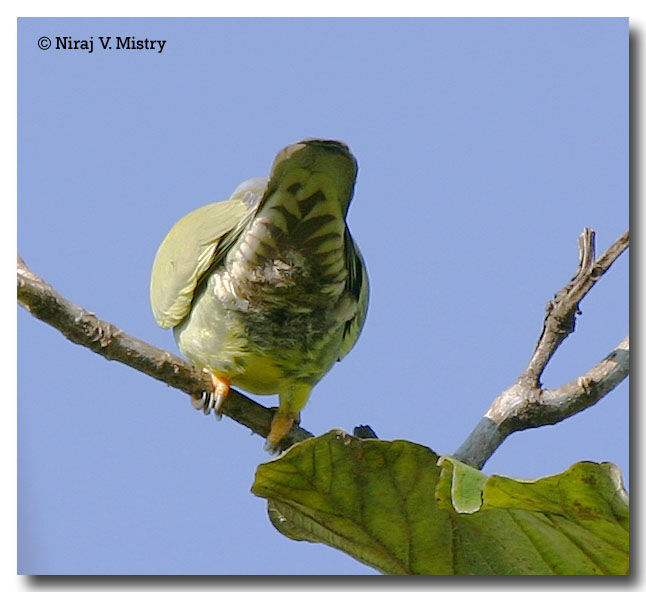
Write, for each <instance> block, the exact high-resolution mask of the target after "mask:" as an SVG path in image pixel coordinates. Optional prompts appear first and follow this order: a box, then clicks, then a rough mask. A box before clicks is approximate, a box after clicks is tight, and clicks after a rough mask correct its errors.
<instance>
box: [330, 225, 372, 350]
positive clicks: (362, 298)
mask: <svg viewBox="0 0 646 592" xmlns="http://www.w3.org/2000/svg"><path fill="white" fill-rule="evenodd" d="M345 257H346V267H347V270H348V279H347V280H346V291H347V292H348V293H349V294H350V295H351V296H352V297H354V298H356V299H357V312H356V314H355V315H354V316H353V317H352V318H351V319H350V320H348V321H346V323H345V326H344V328H343V341H342V342H341V349H340V350H339V357H338V359H339V360H341V359H342V358H344V357H345V355H346V354H347V353H348V352H349V351H350V350H351V349H352V348H353V346H354V344H355V343H356V341H357V339H359V334H360V333H361V329H362V328H363V324H364V322H365V320H366V313H367V311H368V297H369V293H370V286H369V282H368V273H367V271H366V265H365V263H364V261H363V257H362V256H361V252H360V251H359V248H358V247H357V245H356V243H355V242H354V240H352V236H351V235H350V232H349V231H348V230H346V241H345Z"/></svg>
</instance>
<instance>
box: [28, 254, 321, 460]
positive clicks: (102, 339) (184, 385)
mask: <svg viewBox="0 0 646 592" xmlns="http://www.w3.org/2000/svg"><path fill="white" fill-rule="evenodd" d="M17 275H18V302H19V303H20V304H21V305H22V306H23V307H24V308H25V309H27V310H28V311H29V312H30V313H31V314H32V315H34V316H35V317H36V318H38V319H40V320H42V321H44V322H45V323H48V324H49V325H51V326H52V327H55V328H56V329H58V330H59V331H60V332H61V333H62V334H63V335H64V336H65V337H67V338H68V339H69V340H70V341H72V342H74V343H77V344H79V345H83V346H85V347H87V348H89V349H91V350H92V351H93V352H95V353H97V354H99V355H101V356H103V357H104V358H107V359H108V360H116V361H118V362H121V363H122V364H126V365H127V366H131V367H132V368H135V369H136V370H139V371H141V372H144V373H145V374H148V376H152V377H153V378H156V379H157V380H161V381H162V382H165V383H166V384H168V385H170V386H172V387H175V388H177V389H179V390H181V391H183V392H185V393H187V394H189V395H192V396H199V395H201V394H202V393H203V392H209V391H210V390H211V389H212V388H213V387H212V384H211V381H210V379H209V378H208V376H207V375H206V374H205V373H204V372H201V371H200V370H198V369H197V368H196V367H195V366H193V365H191V364H189V363H187V362H185V361H184V360H182V359H181V358H179V357H177V356H174V355H173V354H171V353H170V352H167V351H165V350H162V349H159V348H157V347H154V346H152V345H150V344H148V343H146V342H144V341H141V340H140V339H137V338H136V337H133V336H132V335H128V334H127V333H125V332H124V331H122V330H121V329H119V328H117V327H115V326H114V325H113V324H111V323H108V322H107V321H103V320H101V319H99V318H97V316H96V315H95V314H94V313H92V312H89V311H87V310H85V309H84V308H81V307H80V306H77V305H76V304H74V303H72V302H70V301H68V300H66V299H65V298H64V297H63V296H61V295H60V294H59V293H58V292H57V291H56V290H55V289H54V288H53V287H52V286H50V285H49V284H47V283H46V282H45V281H44V280H43V279H42V278H40V277H39V276H37V275H36V274H35V273H33V272H32V271H31V270H30V269H29V268H28V267H27V265H26V264H25V262H24V261H23V260H22V258H21V257H20V255H18V274H17ZM222 413H223V414H224V415H227V416H229V417H230V418H231V419H233V420H235V421H237V422H238V423H241V424H242V425H244V426H246V427H248V428H249V429H251V430H252V431H253V432H255V433H256V434H258V435H260V436H262V437H263V438H266V437H267V434H268V433H269V430H270V427H271V419H272V416H273V411H272V410H271V409H268V408H267V407H263V406H262V405H260V404H259V403H256V402H255V401H253V400H252V399H250V398H249V397H246V396H245V395H243V394H241V393H239V392H237V391H235V390H234V389H231V390H230V392H229V396H228V397H227V399H226V401H225V403H224V406H223V408H222ZM311 437H312V434H311V433H310V432H308V431H307V430H304V429H303V428H301V427H299V426H295V427H294V428H292V430H291V432H290V433H289V434H288V435H287V436H285V438H284V439H283V440H282V441H281V447H282V448H287V447H288V446H291V445H292V444H294V443H295V442H300V441H301V440H305V439H307V438H311Z"/></svg>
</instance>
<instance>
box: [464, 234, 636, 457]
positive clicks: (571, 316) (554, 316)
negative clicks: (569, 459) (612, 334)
mask: <svg viewBox="0 0 646 592" xmlns="http://www.w3.org/2000/svg"><path fill="white" fill-rule="evenodd" d="M628 241H629V235H628V231H626V233H624V234H623V235H622V236H620V237H619V238H618V239H617V240H616V241H615V242H614V243H613V244H612V245H611V246H610V248H609V249H608V250H607V251H606V252H605V253H604V254H603V255H602V256H601V257H599V259H597V260H596V261H595V254H594V231H593V230H591V229H590V228H585V229H584V230H583V232H582V233H581V235H580V236H579V238H578V246H579V268H578V270H577V272H576V274H575V276H574V277H573V278H572V280H570V282H569V283H568V284H567V285H566V286H565V287H564V288H563V289H561V290H560V291H559V292H557V293H556V295H555V296H554V298H553V300H551V301H550V302H549V303H548V304H547V314H546V316H545V320H544V322H543V331H542V333H541V336H540V337H539V339H538V343H537V344H536V348H535V349H534V353H533V354H532V357H531V359H530V361H529V363H528V365H527V368H526V369H525V370H524V371H523V372H522V374H521V375H520V376H519V377H518V380H517V381H516V382H515V383H514V384H513V385H512V386H510V387H509V388H508V389H506V390H505V391H503V392H502V393H501V394H500V395H499V396H498V397H497V398H496V400H495V401H494V402H493V403H492V405H491V407H490V408H489V410H488V411H487V413H485V415H484V417H483V418H482V419H481V420H480V422H479V423H478V425H477V426H476V427H475V429H474V430H473V432H472V433H471V434H470V435H469V437H468V438H467V439H466V440H465V442H464V443H463V444H462V445H461V446H460V448H459V449H458V450H457V451H456V452H455V456H456V457H457V458H459V459H460V460H462V461H464V462H466V463H468V464H470V465H472V466H474V467H477V468H481V467H482V466H483V465H484V463H485V462H486V461H487V460H488V459H489V458H490V457H491V455H492V454H493V453H494V451H495V450H496V448H498V446H500V444H501V443H502V442H503V440H504V439H505V438H506V437H507V436H509V435H510V434H512V433H513V432H517V431H520V430H525V429H528V428H535V427H540V426H543V425H551V424H555V423H558V422H559V421H562V420H564V419H566V418H568V417H570V416H571V415H574V414H575V413H578V412H579V411H581V410H582V409H585V408H586V407H589V406H591V405H594V404H595V403H596V402H597V401H599V400H600V399H601V398H602V397H603V396H604V395H606V394H607V393H609V392H610V391H611V390H612V389H613V388H614V387H615V386H617V384H619V383H620V382H621V381H622V380H623V379H624V378H625V377H626V376H627V374H628V368H629V342H628V337H626V338H625V339H623V340H622V341H621V343H620V344H619V345H618V346H617V347H616V348H615V349H614V350H613V351H612V352H611V353H610V354H609V355H608V356H607V357H606V358H605V359H604V360H603V361H601V362H599V363H598V364H597V365H596V366H594V368H592V369H591V370H589V371H588V372H586V373H585V374H583V375H582V376H580V377H578V378H576V379H575V380H573V381H571V382H569V383H567V384H565V385H563V386H561V387H559V388H556V389H553V390H543V389H542V388H541V382H540V378H541V375H542V374H543V371H544V370H545V367H546V366H547V363H548V362H549V360H550V359H551V357H552V356H553V355H554V352H555V351H556V350H557V348H558V347H559V345H560V344H561V343H562V342H563V340H564V339H565V338H566V337H567V336H568V335H569V334H570V333H572V332H573V331H574V324H575V318H576V315H577V313H579V303H580V302H581V300H582V299H583V297H584V296H585V295H586V294H587V293H588V292H589V291H590V289H591V288H592V287H593V286H594V285H595V283H596V282H597V281H598V280H599V278H600V277H601V276H602V275H603V274H604V273H605V272H606V271H607V270H608V269H609V268H610V266H611V265H612V263H613V262H614V261H615V260H616V259H617V257H619V255H621V253H623V252H624V251H625V250H626V249H627V248H628Z"/></svg>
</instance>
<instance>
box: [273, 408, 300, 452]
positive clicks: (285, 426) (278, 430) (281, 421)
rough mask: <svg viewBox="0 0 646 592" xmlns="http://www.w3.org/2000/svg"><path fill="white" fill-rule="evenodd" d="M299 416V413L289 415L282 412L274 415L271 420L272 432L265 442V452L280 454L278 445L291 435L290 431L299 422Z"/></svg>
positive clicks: (278, 411)
mask: <svg viewBox="0 0 646 592" xmlns="http://www.w3.org/2000/svg"><path fill="white" fill-rule="evenodd" d="M298 416H299V414H298V413H288V412H284V411H280V410H277V411H276V412H275V413H274V418H273V419H272V420H271V430H270V431H269V435H268V436H267V441H266V442H265V450H267V451H268V452H271V453H272V454H275V453H277V452H280V447H279V446H278V445H279V444H280V441H281V440H282V439H283V438H284V437H285V436H286V435H287V434H288V433H289V430H291V429H292V426H293V425H294V422H295V421H298Z"/></svg>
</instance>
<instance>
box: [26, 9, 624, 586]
mask: <svg viewBox="0 0 646 592" xmlns="http://www.w3.org/2000/svg"><path fill="white" fill-rule="evenodd" d="M119 35H120V36H126V35H131V36H135V37H136V38H138V39H145V38H148V39H162V40H166V41H167V43H166V45H165V46H164V49H163V51H162V52H161V53H158V52H157V50H152V51H127V50H123V51H108V50H105V51H103V50H101V49H100V48H99V47H97V46H98V36H113V37H116V36H119ZM42 36H49V37H51V38H52V40H55V38H56V36H61V37H62V36H70V37H72V38H75V39H89V38H90V36H92V37H93V38H94V40H95V44H94V45H95V48H94V51H93V52H92V53H91V54H89V53H88V52H86V51H83V50H77V51H72V50H56V49H54V47H52V48H50V49H49V50H45V51H44V50H41V49H39V48H38V46H37V41H38V39H39V38H40V37H42ZM54 45H55V42H54ZM18 126H19V127H18V249H19V252H20V253H21V254H22V256H23V257H24V258H25V260H26V262H27V263H28V265H30V266H31V268H32V269H33V270H34V271H35V272H36V273H38V274H40V275H41V276H42V277H44V278H45V280H47V281H48V282H50V283H51V284H53V285H54V286H55V287H56V288H57V289H58V290H59V291H60V292H61V293H62V294H63V295H64V296H66V297H67V298H69V299H70V300H72V301H73V302H76V303H77V304H80V305H81V306H84V307H85V308H87V309H89V310H91V311H93V312H94V313H96V314H97V315H98V316H99V317H101V318H104V319H106V320H109V321H111V322H113V323H114V324H116V325H117V326H118V327H120V328H122V329H123V330H125V331H127V332H129V333H131V334H133V335H136V336H137V337H139V338H141V339H144V340H146V341H148V342H150V343H152V344H154V345H157V346H159V347H163V348H167V349H169V350H170V351H173V352H176V351H177V350H176V347H175V344H174V342H173V339H172V335H171V333H170V332H168V331H162V330H161V329H159V328H158V327H157V326H156V324H155V322H154V319H153V317H152V314H151V312H150V307H149V303H148V281H149V273H150V268H151V265H152V260H153V257H154V254H155V251H156V249H157V246H158V245H159V242H160V241H161V240H162V239H163V237H164V235H165V233H166V232H167V231H168V229H169V228H170V226H171V225H172V224H173V223H174V222H175V221H176V220H178V219H179V218H180V217H181V216H183V215H184V214H185V213H187V212H189V211H190V210H192V209H195V208H197V207H199V206H201V205H204V204H206V203H209V202H212V201H217V200H220V199H226V198H227V197H228V196H229V194H230V193H231V191H233V189H234V188H235V187H236V186H237V185H238V184H239V183H240V182H241V181H242V180H244V179H246V178H249V177H254V176H263V175H266V174H267V173H268V171H269V168H270V166H271V162H272V160H273V158H274V156H275V155H276V153H277V152H278V151H279V150H280V149H281V148H282V147H283V146H285V145H287V144H290V143H293V142H295V141H298V140H300V139H302V138H305V137H310V136H320V137H327V138H334V139H340V140H343V141H345V142H346V143H348V144H349V146H350V147H351V149H352V151H353V153H354V154H355V156H356V157H357V159H358V161H359V167H360V168H359V177H358V181H357V186H356V191H355V198H354V201H353V203H352V205H351V207H350V214H349V224H350V227H351V230H352V233H353V236H354V237H355V239H356V241H357V243H358V244H359V246H360V248H361V250H362V253H363V255H364V257H365V259H366V263H367V266H368V272H369V275H370V280H371V288H372V292H371V303H370V310H369V313H368V319H367V323H366V326H365V328H364V332H363V334H362V336H361V338H360V340H359V342H358V344H357V345H356V347H355V349H354V350H353V351H352V353H351V354H349V356H348V357H347V358H346V359H345V360H344V361H343V362H342V363H341V364H338V365H337V366H336V367H335V368H333V370H332V371H331V372H330V373H329V374H328V376H326V377H325V378H324V379H323V381H321V383H319V385H317V387H316V388H315V390H314V392H313V394H312V398H311V400H310V402H309V404H308V405H307V407H306V408H305V410H304V411H303V414H302V424H303V426H304V427H306V428H307V429H309V430H310V431H313V432H314V433H316V434H321V433H324V432H326V431H327V430H329V429H331V428H334V427H342V428H344V429H346V430H348V431H351V430H352V428H353V427H354V426H355V425H358V424H370V425H371V426H372V427H373V429H374V430H375V431H376V432H377V434H378V435H379V436H380V437H381V438H383V439H406V440H410V441H413V442H417V443H420V444H424V445H427V446H429V447H431V448H433V449H434V450H435V451H436V452H438V453H452V452H453V451H455V449H457V447H458V446H459V445H460V444H461V443H462V441H463V440H464V438H465V437H466V436H467V435H468V433H469V432H470V431H471V429H472V428H473V427H474V426H475V424H476V423H477V421H478V419H479V418H480V417H481V415H482V414H483V413H484V412H485V411H486V409H487V408H488V406H489V404H490V403H491V401H492V400H493V398H494V397H495V396H496V395H497V394H498V393H499V392H500V391H501V390H503V389H504V388H506V387H507V386H509V385H510V384H511V383H512V382H513V381H514V380H515V378H516V376H517V375H518V373H519V372H521V371H522V369H523V368H524V366H525V364H526V362H527V360H528V359H529V356H530V354H531V352H532V350H533V347H534V344H535V342H536V339H537V338H538V335H539V333H540V328H541V323H542V318H543V311H544V306H545V303H546V302H547V300H548V299H549V298H551V297H552V295H553V294H554V292H555V291H557V290H558V289H560V288H561V287H562V286H563V285H564V284H565V283H566V282H567V281H568V280H569V279H570V277H571V276H572V274H573V272H574V271H575V269H576V264H577V251H576V237H577V235H578V234H579V233H580V232H581V230H582V228H583V227H584V226H591V227H592V228H594V229H595V230H596V231H597V246H598V253H601V252H603V251H604V250H605V248H606V247H607V246H608V245H610V244H611V243H612V242H613V241H614V240H615V239H616V238H617V237H618V236H619V235H620V234H621V233H623V232H624V231H625V229H626V228H627V226H628V21H627V20H626V19H455V20H452V19H389V20H386V19H363V20H354V19H346V20H333V19H272V20H262V19H255V20H240V19H238V20H236V19H210V20H209V19H180V20H174V19H157V20H154V19H145V20H139V19H105V20H97V19H23V20H20V21H19V25H18ZM581 309H582V312H583V314H582V316H580V317H578V322H577V330H576V333H575V334H574V335H572V336H570V337H569V338H568V339H567V340H566V342H565V343H564V344H563V345H562V347H561V348H560V349H559V351H558V353H557V355H556V356H555V358H554V359H553V360H552V362H551V363H550V365H549V367H548V369H547V371H546V373H545V377H544V382H545V386H547V387H555V386H558V385H560V384H562V383H564V382H567V381H569V380H571V379H572V378H574V377H576V376H577V375H579V374H581V373H582V372H585V371H586V370H587V369H589V368H590V367H591V366H592V365H594V364H595V363H596V362H598V361H599V360H600V359H602V358H603V357H604V356H605V355H606V354H607V353H608V352H609V351H610V350H611V349H612V348H613V347H614V346H615V345H616V344H617V343H618V342H619V341H620V340H621V339H622V338H623V336H624V335H625V334H626V333H627V332H628V256H627V254H624V255H623V256H622V257H621V258H620V259H619V260H618V261H617V262H616V263H615V265H614V266H613V267H612V268H611V270H610V271H609V272H608V274H607V275H606V276H604V278H603V279H602V280H601V281H600V283H599V284H598V285H597V286H596V287H595V288H594V289H593V290H592V292H591V293H590V294H589V295H588V296H587V297H586V298H585V300H584V301H583V303H582V305H581ZM258 400H259V401H260V402H261V403H263V404H265V405H275V404H276V401H277V398H275V397H259V398H258ZM267 459H268V457H267V455H266V453H265V452H264V451H263V442H262V440H261V439H260V438H259V437H257V436H250V435H249V432H248V430H246V429H245V428H243V427H241V426H240V425H238V424H236V423H234V422H233V421H231V420H228V419H226V418H225V419H224V420H223V421H221V422H219V423H216V422H215V421H213V419H212V418H210V417H204V416H203V415H202V414H200V413H196V412H195V411H194V410H193V409H192V407H191V406H190V404H189V402H188V399H187V397H186V396H184V395H183V394H182V393H179V392H177V391H174V390H172V389H170V388H168V387H166V386H164V385H163V384H161V383H159V382H157V381H154V380H152V379H150V378H148V377H146V376H144V375H142V374H140V373H137V372H135V371H134V370H132V369H130V368H127V367H125V366H122V365H120V364H117V363H114V362H107V361H106V360H105V359H103V358H101V357H98V356H96V355H95V354H92V353H91V352H89V351H88V350H86V349H83V348H80V347H78V346H76V345H73V344H71V343H70V342H68V341H66V340H65V339H64V338H62V337H61V336H60V334H58V333H57V332H56V331H55V330H54V329H52V328H50V327H48V326H46V325H44V324H43V323H41V322H39V321H37V320H35V319H33V318H32V317H31V316H30V315H29V314H28V313H26V312H25V311H24V310H22V309H20V310H19V311H18V486H19V490H18V501H19V507H18V539H19V540H18V545H19V546H18V560H19V565H18V568H19V571H20V572H22V573H75V574H95V573H102V574H113V573H114V574H120V573H124V574H139V573H143V574H155V573H168V574H183V573H187V574H211V573H213V574H372V573H375V571H374V570H373V569H371V568H369V567H367V566H364V565H362V564H359V563H357V562H356V561H355V560H353V559H351V558H349V557H346V556H345V555H343V554H342V553H340V552H337V551H335V550H332V549H329V548H327V547H324V546H321V545H312V544H308V543H297V542H294V541H291V540H289V539H286V538H284V537H282V535H280V534H278V532H277V531H275V530H274V529H273V527H272V526H271V524H270V523H269V521H268V519H267V516H266V510H265V503H264V501H263V500H261V499H259V498H256V497H254V496H252V495H251V494H250V493H249V488H250V486H251V483H252V482H253V476H254V471H255V467H256V466H257V465H258V464H259V463H261V462H264V461H265V460H267ZM579 460H593V461H606V460H607V461H611V462H614V463H615V464H617V465H618V466H619V467H620V469H621V470H622V472H623V474H624V477H625V479H626V480H627V478H628V474H627V471H628V384H627V381H625V382H624V383H622V384H621V385H620V386H619V388H617V389H616V390H615V391H613V392H612V393H611V394H609V395H608V396H607V397H606V398H605V399H604V400H602V401H601V402H600V403H599V404H597V405H596V406H594V407H592V408H590V409H588V410H586V411H585V412H583V413H581V414H579V415H577V416H575V417H573V418H571V419H568V420H566V421H565V422H562V423H560V424H558V425H556V426H552V427H545V428H540V429H537V430H529V431H526V432H523V433H519V434H515V435H513V436H511V437H510V438H509V439H508V440H507V441H506V442H505V443H504V444H503V445H502V447H501V448H500V449H499V450H498V451H497V453H496V454H495V455H494V457H492V459H491V460H490V461H489V463H488V464H487V465H486V466H485V471H486V472H487V473H498V474H505V475H511V476H515V477H522V478H534V477H540V476H543V475H547V474H552V473H556V472H560V471H562V470H565V469H566V468H567V467H568V466H570V465H571V464H572V463H574V462H577V461H579Z"/></svg>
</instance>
